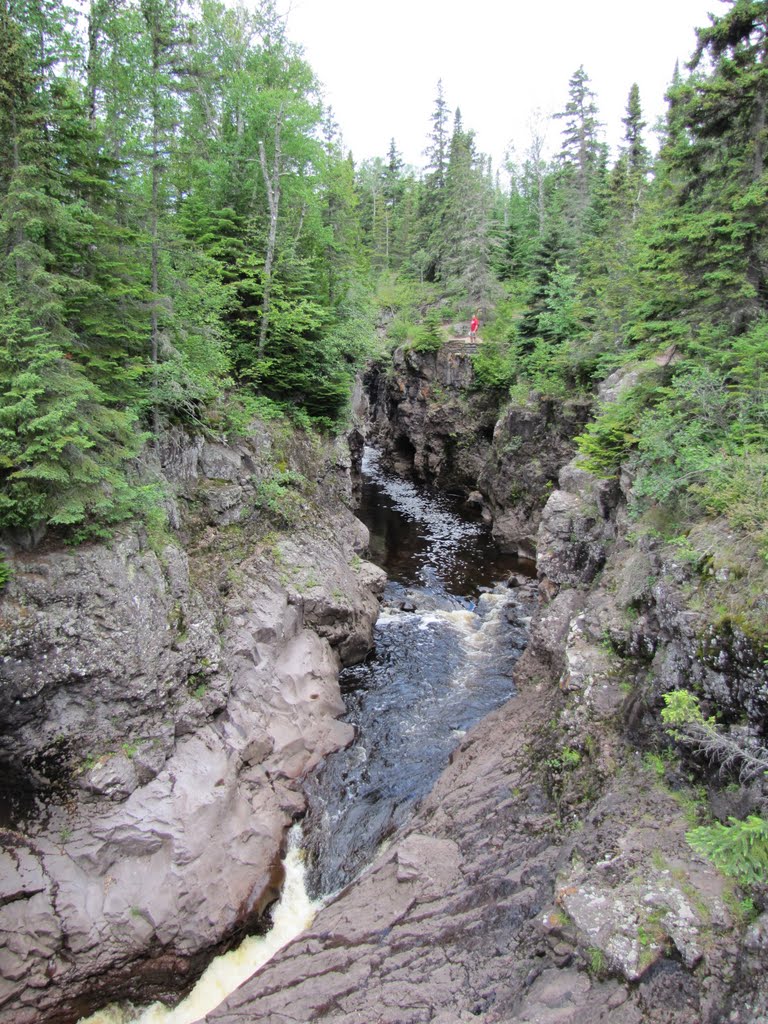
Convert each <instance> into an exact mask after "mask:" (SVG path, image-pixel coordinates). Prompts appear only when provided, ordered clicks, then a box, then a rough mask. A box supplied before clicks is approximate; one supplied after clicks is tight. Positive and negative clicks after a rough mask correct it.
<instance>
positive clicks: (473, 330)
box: [469, 313, 480, 341]
mask: <svg viewBox="0 0 768 1024" xmlns="http://www.w3.org/2000/svg"><path fill="white" fill-rule="evenodd" d="M479 326H480V321H479V320H478V319H477V313H475V315H474V316H473V317H472V321H471V323H470V325H469V340H470V341H474V340H475V338H476V337H477V329H478V327H479Z"/></svg>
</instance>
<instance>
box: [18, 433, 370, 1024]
mask: <svg viewBox="0 0 768 1024" xmlns="http://www.w3.org/2000/svg"><path fill="white" fill-rule="evenodd" d="M151 471H152V472H153V473H154V474H155V475H156V476H157V478H158V479H160V480H162V481H163V482H164V486H165V489H166V499H165V500H166V503H167V507H168V512H169V518H170V521H171V523H172V524H173V527H174V529H173V530H171V531H169V532H166V533H160V534H159V535H157V536H147V534H146V531H143V530H126V531H123V532H121V533H120V534H119V535H118V536H117V537H115V539H114V540H113V541H112V542H111V543H108V544H88V545H84V546H82V547H80V548H74V549H61V548H60V547H56V546H54V545H52V544H49V545H47V546H46V545H45V544H43V545H42V546H38V547H36V548H34V549H33V550H23V549H22V548H19V547H18V546H16V547H14V546H12V545H9V546H8V547H7V557H8V560H9V562H10V564H11V565H12V568H13V577H12V580H11V582H10V583H9V584H8V585H7V587H6V588H5V590H4V591H3V594H2V601H1V602H0V615H1V616H2V618H1V619H0V622H1V624H2V632H1V642H2V655H3V656H2V662H1V663H0V680H1V682H0V722H2V732H1V733H0V758H1V759H2V762H3V766H4V770H5V774H6V779H8V784H7V787H6V792H5V794H4V795H5V800H4V805H5V806H4V820H3V822H2V823H3V825H4V826H5V827H4V828H3V829H2V832H0V836H1V837H2V849H1V850H0V859H1V860H2V866H1V868H0V885H2V893H0V934H1V936H2V942H0V975H1V979H2V980H0V1007H2V1010H1V1011H0V1012H1V1013H2V1016H3V1019H4V1020H7V1021H9V1022H11V1021H12V1022H13V1024H37V1022H40V1021H43V1020H45V1021H47V1022H52V1024H53V1022H56V1021H62V1022H68V1021H72V1020H76V1019H77V1018H78V1017H79V1016H81V1015H83V1014H85V1013H86V1012H91V1011H92V1010H94V1009H96V1008H98V1006H99V1005H102V1004H103V1003H105V1002H107V1001H111V1000H113V999H117V998H136V999H138V1000H140V1001H141V1002H146V1001H147V999H148V998H153V997H155V996H166V997H167V996H170V995H173V994H174V993H173V991H172V990H173V988H174V987H176V988H177V989H178V988H184V987H186V986H188V985H189V983H190V982H191V981H192V980H193V979H194V977H195V975H196V974H197V973H199V970H200V969H202V967H203V966H204V963H205V962H206V961H207V959H209V957H210V955H211V953H212V951H215V950H216V949H218V948H221V947H222V946H224V945H226V944H228V943H231V942H232V941H234V940H235V939H236V938H237V937H238V935H240V934H242V932H243V931H244V930H245V929H250V930H252V929H253V928H254V927H255V926H257V925H258V922H259V921H260V920H261V916H262V914H263V912H264V909H265V908H266V906H267V905H268V904H269V903H270V902H272V901H273V900H274V899H275V897H276V896H277V894H278V891H279V885H280V881H281V870H282V869H281V863H280V854H281V850H282V847H283V843H284V835H285V830H286V828H287V826H288V825H289V824H290V822H291V821H292V820H293V818H294V817H295V816H296V815H297V814H298V813H300V812H301V811H302V809H303V806H304V802H303V796H302V793H301V787H300V780H301V777H302V776H303V774H304V773H306V772H307V771H308V770H310V769H311V768H312V766H313V765H315V764H317V763H318V761H319V760H320V759H321V758H322V757H323V756H325V755H326V754H327V753H328V752H329V751H331V750H333V749H337V748H338V747H340V746H343V745H344V744H346V743H347V742H348V741H349V739H350V735H349V734H350V727H349V726H346V725H344V724H342V723H340V722H338V721H337V716H339V715H340V714H341V713H343V710H344V707H343V703H342V701H341V698H340V694H339V690H338V682H337V675H338V669H339V666H340V664H342V663H353V662H354V661H356V660H359V659H360V658H362V657H364V655H365V653H366V652H367V650H368V649H369V647H370V644H371V635H372V626H373V622H374V621H375V618H376V616H377V611H378V601H377V598H376V592H377V591H378V590H379V589H380V587H381V586H383V574H382V573H381V572H380V571H379V570H378V569H376V568H375V567H374V566H371V565H369V564H368V563H366V562H364V561H362V560H361V559H360V557H359V552H360V551H362V550H363V549H364V547H365V544H366V540H367V531H366V530H365V528H364V527H363V525H362V524H361V523H359V522H358V521H357V520H356V519H355V518H354V516H353V515H352V513H351V512H349V511H348V509H347V507H346V506H347V504H348V503H349V491H350V479H349V455H348V452H347V451H346V450H345V448H344V446H343V445H341V444H339V445H336V446H328V447H325V448H321V447H320V446H318V444H317V443H316V442H315V443H312V444H310V442H309V441H301V440H296V439H294V438H293V437H292V435H291V434H290V433H289V432H287V431H286V430H285V429H284V428H282V427H277V426H275V425H273V426H272V428H271V429H270V430H268V429H267V428H266V427H265V426H258V427H256V428H255V429H254V433H253V435H252V436H251V437H250V438H249V439H247V440H243V441H242V442H241V443H239V444H233V445H225V444H222V443H217V442H212V441H208V440H203V439H201V438H190V437H187V436H185V435H184V434H182V433H180V432H176V433H173V434H170V435H169V436H168V437H166V439H165V441H164V443H163V445H162V447H161V448H160V449H159V450H158V451H157V453H156V456H155V463H154V465H153V466H152V467H151ZM276 496H277V497H279V498H280V501H279V503H278V502H276V501H275V497H276ZM286 516H289V517H290V521H289V522H288V521H286V518H285V517H286Z"/></svg>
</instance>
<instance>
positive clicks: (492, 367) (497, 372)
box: [472, 341, 518, 391]
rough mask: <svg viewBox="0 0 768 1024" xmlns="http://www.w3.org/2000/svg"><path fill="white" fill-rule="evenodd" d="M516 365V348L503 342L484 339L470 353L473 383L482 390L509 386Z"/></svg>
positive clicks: (515, 374) (515, 371) (514, 373)
mask: <svg viewBox="0 0 768 1024" xmlns="http://www.w3.org/2000/svg"><path fill="white" fill-rule="evenodd" d="M517 366H518V362H517V350H516V348H515V347H514V346H513V345H509V344H506V343H504V342H497V341H485V342H483V344H482V345H481V346H480V347H479V348H478V350H477V351H476V352H475V353H474V354H473V355H472V368H473V370H474V375H475V383H476V385H477V386H478V387H479V388H481V389H483V390H489V391H492V390H496V389H497V388H498V389H502V388H509V387H510V385H511V384H512V383H513V381H514V380H515V378H516V376H517Z"/></svg>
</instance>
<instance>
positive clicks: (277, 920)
mask: <svg viewBox="0 0 768 1024" xmlns="http://www.w3.org/2000/svg"><path fill="white" fill-rule="evenodd" d="M300 840H301V832H300V829H299V826H294V828H293V829H291V832H290V835H289V845H288V853H287V855H286V858H285V884H284V886H283V892H282V896H281V897H280V902H279V903H278V904H277V906H276V907H275V909H274V911H273V914H272V920H273V925H272V928H271V929H270V930H269V932H267V934H266V935H259V936H252V937H250V938H247V939H245V940H244V941H243V942H242V943H241V944H240V945H239V946H238V947H237V949H233V950H231V951H230V952H229V953H224V954H223V955H222V956H219V957H216V959H215V960H213V961H212V963H211V964H210V965H209V966H208V968H207V970H206V971H205V973H204V974H203V975H202V976H201V978H200V980H199V981H198V983H197V984H196V985H195V987H194V988H193V989H192V991H191V992H190V993H189V995H188V996H187V997H186V999H184V1000H183V1001H182V1002H181V1003H179V1004H178V1006H175V1007H168V1006H164V1005H163V1004H162V1003H153V1004H152V1005H151V1006H148V1007H146V1008H144V1009H141V1010H131V1009H128V1010H127V1009H125V1008H123V1007H119V1006H107V1007H105V1009H103V1010H99V1011H98V1013H95V1014H93V1015H92V1016H91V1017H88V1018H87V1019H86V1018H82V1019H81V1020H80V1021H79V1024H196V1022H197V1021H200V1020H202V1018H203V1017H205V1015H206V1014H207V1013H210V1012H211V1010H214V1009H215V1008H216V1007H217V1006H218V1005H219V1004H220V1003H222V1002H223V1001H224V1000H225V999H226V998H227V996H228V995H229V994H230V993H231V992H234V991H235V989H236V988H239V986H240V985H242V984H243V982H244V981H247V980H248V978H250V977H251V975H253V974H254V973H255V972H256V971H257V970H258V969H259V968H260V967H263V966H264V964H265V963H267V961H268V960H270V959H271V958H272V957H273V956H274V955H275V953H277V951H278V950H279V949H282V947H283V946H285V945H286V944H287V943H288V942H290V941H291V940H292V939H294V938H295V937H296V936H297V935H299V934H300V932H302V931H304V929H305V928H308V927H309V925H310V924H311V923H312V921H313V920H314V917H315V915H316V914H317V912H318V910H319V909H320V907H321V906H322V901H320V900H311V899H310V898H309V895H308V894H307V889H306V884H305V879H306V868H305V864H304V857H303V851H302V850H301V848H300Z"/></svg>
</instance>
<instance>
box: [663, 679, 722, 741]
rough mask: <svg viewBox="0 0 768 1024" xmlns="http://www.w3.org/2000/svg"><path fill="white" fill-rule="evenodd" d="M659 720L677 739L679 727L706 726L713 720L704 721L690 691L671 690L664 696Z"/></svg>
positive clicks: (696, 701)
mask: <svg viewBox="0 0 768 1024" xmlns="http://www.w3.org/2000/svg"><path fill="white" fill-rule="evenodd" d="M661 720H662V722H663V723H664V725H665V726H666V727H667V729H668V730H669V732H670V734H671V735H672V736H674V737H675V738H677V737H678V736H679V735H680V733H679V731H678V727H679V726H685V725H691V724H693V725H706V724H707V723H710V724H711V723H713V722H714V719H705V718H704V716H703V715H702V713H701V708H700V707H699V698H698V697H697V696H696V695H695V694H694V693H691V691H690V690H672V691H671V692H670V693H665V694H664V707H663V709H662V712H661Z"/></svg>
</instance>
